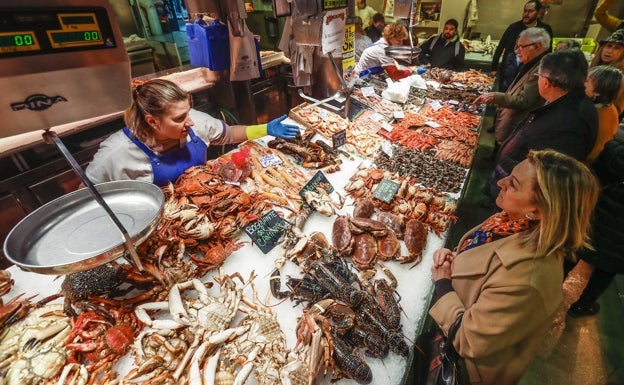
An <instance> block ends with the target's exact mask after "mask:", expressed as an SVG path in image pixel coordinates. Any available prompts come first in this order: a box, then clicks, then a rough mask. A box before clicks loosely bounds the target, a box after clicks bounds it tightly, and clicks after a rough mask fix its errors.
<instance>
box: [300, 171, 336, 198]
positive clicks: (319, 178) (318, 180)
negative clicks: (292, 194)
mask: <svg viewBox="0 0 624 385" xmlns="http://www.w3.org/2000/svg"><path fill="white" fill-rule="evenodd" d="M318 185H322V186H323V190H325V191H327V193H328V194H330V193H332V192H333V191H334V186H332V185H331V183H329V180H328V179H327V177H326V176H325V174H323V172H322V171H318V172H317V173H316V174H314V176H313V177H312V179H310V180H309V181H308V183H306V185H305V186H303V188H302V189H301V191H299V195H301V197H302V198H304V199H305V196H304V194H305V193H306V191H314V192H316V193H318V192H319V190H317V188H316V186H318Z"/></svg>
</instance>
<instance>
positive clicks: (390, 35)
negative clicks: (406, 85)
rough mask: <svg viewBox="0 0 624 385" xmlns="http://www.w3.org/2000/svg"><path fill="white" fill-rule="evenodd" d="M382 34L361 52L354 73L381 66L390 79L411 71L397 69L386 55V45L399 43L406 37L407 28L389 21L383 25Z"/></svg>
mask: <svg viewBox="0 0 624 385" xmlns="http://www.w3.org/2000/svg"><path fill="white" fill-rule="evenodd" d="M382 35H383V36H382V38H381V39H379V40H377V41H376V42H375V43H373V45H371V46H370V47H368V48H366V49H365V50H364V52H362V56H361V57H360V60H358V62H357V64H356V65H355V70H354V71H355V74H356V75H359V74H360V73H361V72H362V71H364V70H366V69H369V68H375V67H382V68H383V69H384V70H385V71H386V72H387V73H388V75H389V76H390V78H392V80H398V79H402V78H405V77H408V76H409V75H410V74H411V73H412V71H411V70H410V69H402V70H400V69H398V68H397V67H396V63H395V62H394V59H393V58H391V57H390V56H388V55H386V47H389V46H393V45H401V44H403V40H405V39H407V37H408V35H407V28H405V26H404V25H403V24H397V23H390V24H387V25H386V26H385V27H384V29H383V34H382Z"/></svg>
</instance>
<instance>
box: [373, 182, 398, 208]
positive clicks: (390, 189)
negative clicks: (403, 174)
mask: <svg viewBox="0 0 624 385" xmlns="http://www.w3.org/2000/svg"><path fill="white" fill-rule="evenodd" d="M399 187H400V185H399V184H398V183H397V182H393V181H391V180H388V179H382V180H381V182H379V185H378V186H377V188H376V189H375V191H374V192H373V197H375V198H377V199H379V200H380V201H384V202H386V203H390V202H392V199H394V196H395V195H396V193H397V191H399Z"/></svg>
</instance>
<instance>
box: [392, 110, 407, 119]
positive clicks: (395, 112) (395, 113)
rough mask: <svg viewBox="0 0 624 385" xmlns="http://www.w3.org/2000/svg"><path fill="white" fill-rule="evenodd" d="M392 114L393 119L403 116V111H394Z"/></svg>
mask: <svg viewBox="0 0 624 385" xmlns="http://www.w3.org/2000/svg"><path fill="white" fill-rule="evenodd" d="M393 114H394V118H395V119H403V118H405V113H404V112H403V111H394V112H393Z"/></svg>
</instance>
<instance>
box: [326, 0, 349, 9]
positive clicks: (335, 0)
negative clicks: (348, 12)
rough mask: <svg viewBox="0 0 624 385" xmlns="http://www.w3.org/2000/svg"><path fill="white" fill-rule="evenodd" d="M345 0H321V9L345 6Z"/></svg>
mask: <svg viewBox="0 0 624 385" xmlns="http://www.w3.org/2000/svg"><path fill="white" fill-rule="evenodd" d="M346 7H347V0H323V10H324V11H326V10H328V9H336V8H346Z"/></svg>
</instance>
